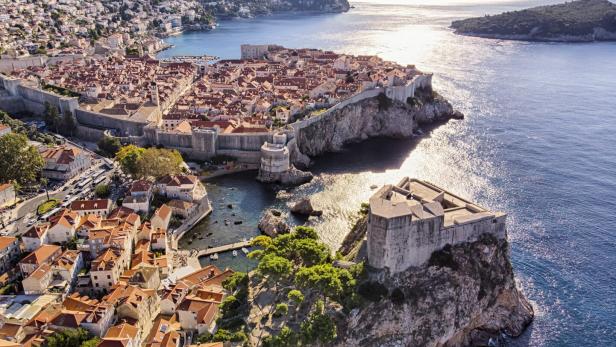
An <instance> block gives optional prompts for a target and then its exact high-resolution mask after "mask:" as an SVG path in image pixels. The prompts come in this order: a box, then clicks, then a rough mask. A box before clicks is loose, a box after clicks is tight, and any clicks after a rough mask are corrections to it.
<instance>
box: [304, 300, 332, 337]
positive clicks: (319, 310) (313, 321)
mask: <svg viewBox="0 0 616 347" xmlns="http://www.w3.org/2000/svg"><path fill="white" fill-rule="evenodd" d="M315 306H316V308H315V310H314V311H313V312H312V313H311V314H310V317H309V318H308V320H306V321H304V322H303V323H302V324H301V327H300V330H301V332H302V336H301V338H302V342H304V343H305V344H307V345H311V344H314V343H316V342H319V343H321V344H323V345H327V344H329V343H331V342H333V341H334V340H335V339H336V336H337V329H336V324H335V323H334V321H333V320H332V319H331V317H330V316H328V315H327V314H326V313H325V309H324V304H323V302H322V301H318V302H317V303H316V305H315Z"/></svg>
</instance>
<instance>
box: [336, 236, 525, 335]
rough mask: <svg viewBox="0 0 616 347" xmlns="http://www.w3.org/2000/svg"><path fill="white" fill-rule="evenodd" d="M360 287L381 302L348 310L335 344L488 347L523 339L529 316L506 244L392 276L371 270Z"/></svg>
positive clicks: (490, 241) (444, 254) (450, 254)
mask: <svg viewBox="0 0 616 347" xmlns="http://www.w3.org/2000/svg"><path fill="white" fill-rule="evenodd" d="M363 287H364V291H369V292H373V293H374V292H378V293H382V298H380V299H378V300H376V301H373V302H371V303H370V304H368V305H367V306H364V307H362V308H360V309H355V310H353V311H352V312H351V314H350V315H349V316H348V317H347V319H346V321H345V322H344V323H343V324H342V325H343V326H340V329H339V334H338V341H337V346H468V345H472V346H486V345H488V344H496V343H498V340H499V339H500V336H501V333H505V334H508V335H511V336H517V335H519V334H521V333H522V331H523V330H524V328H525V327H526V326H527V325H528V324H529V323H530V321H531V320H532V318H533V309H532V307H531V305H530V304H529V302H528V301H527V300H526V298H524V296H523V295H522V294H521V293H520V291H519V290H518V289H517V288H516V285H515V282H514V276H513V270H512V267H511V264H510V262H509V247H508V244H507V242H505V241H498V240H496V239H495V238H493V237H489V236H486V237H484V238H483V239H482V240H481V241H478V242H474V243H470V244H463V245H460V246H455V247H446V248H445V249H444V250H442V251H439V252H435V253H434V254H433V255H432V258H431V259H430V261H429V264H428V265H427V266H423V267H421V268H410V269H408V270H406V271H405V272H402V273H399V274H397V275H395V276H389V275H387V274H385V273H383V272H379V271H372V272H371V273H370V278H369V280H367V282H366V284H364V285H363Z"/></svg>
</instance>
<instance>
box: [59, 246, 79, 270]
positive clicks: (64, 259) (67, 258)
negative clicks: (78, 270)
mask: <svg viewBox="0 0 616 347" xmlns="http://www.w3.org/2000/svg"><path fill="white" fill-rule="evenodd" d="M80 254H81V252H80V251H78V250H72V249H67V250H66V251H64V253H62V255H61V256H60V257H59V258H58V259H56V261H55V262H54V263H53V266H54V267H61V268H64V269H66V270H71V269H72V268H73V267H74V266H75V263H76V262H77V259H78V258H79V255H80Z"/></svg>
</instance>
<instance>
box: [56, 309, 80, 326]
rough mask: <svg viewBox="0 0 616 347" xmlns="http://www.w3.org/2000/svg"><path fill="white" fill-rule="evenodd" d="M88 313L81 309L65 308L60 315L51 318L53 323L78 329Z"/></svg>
mask: <svg viewBox="0 0 616 347" xmlns="http://www.w3.org/2000/svg"><path fill="white" fill-rule="evenodd" d="M86 316H87V314H85V313H84V312H79V311H69V310H63V311H62V313H60V314H59V315H58V316H56V317H55V318H54V319H52V320H51V324H53V325H56V326H59V327H66V328H74V329H77V328H79V327H80V326H81V322H83V321H84V320H85V319H86Z"/></svg>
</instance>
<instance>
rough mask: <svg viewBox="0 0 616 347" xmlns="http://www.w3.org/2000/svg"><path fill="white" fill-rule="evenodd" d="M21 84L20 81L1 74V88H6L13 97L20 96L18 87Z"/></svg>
mask: <svg viewBox="0 0 616 347" xmlns="http://www.w3.org/2000/svg"><path fill="white" fill-rule="evenodd" d="M20 83H21V80H20V79H17V78H13V77H9V76H6V75H3V74H0V87H2V88H4V89H5V90H6V91H7V92H8V93H9V94H10V95H11V96H19V91H18V90H17V87H19V85H20Z"/></svg>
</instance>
